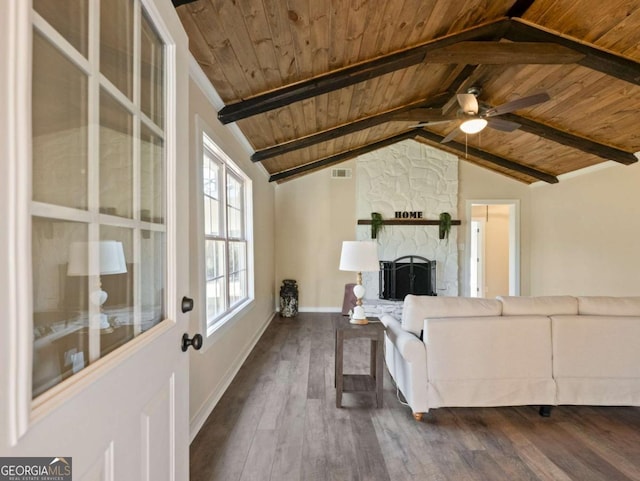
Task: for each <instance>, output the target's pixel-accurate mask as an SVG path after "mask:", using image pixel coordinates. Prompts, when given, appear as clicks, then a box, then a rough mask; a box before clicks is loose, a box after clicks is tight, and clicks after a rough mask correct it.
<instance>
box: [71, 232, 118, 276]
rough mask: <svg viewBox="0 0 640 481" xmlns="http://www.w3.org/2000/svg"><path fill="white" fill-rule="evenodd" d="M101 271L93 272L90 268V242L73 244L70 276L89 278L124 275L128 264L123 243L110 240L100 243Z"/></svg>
mask: <svg viewBox="0 0 640 481" xmlns="http://www.w3.org/2000/svg"><path fill="white" fill-rule="evenodd" d="M98 244H99V247H100V269H99V271H98V272H91V269H90V267H89V262H88V261H89V245H90V243H89V242H72V243H71V246H69V263H68V266H67V275H68V276H89V275H109V274H124V273H125V272H127V263H126V260H125V257H124V248H123V246H122V242H118V241H113V240H108V241H100V242H99V243H98Z"/></svg>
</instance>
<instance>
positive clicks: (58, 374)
mask: <svg viewBox="0 0 640 481" xmlns="http://www.w3.org/2000/svg"><path fill="white" fill-rule="evenodd" d="M33 8H34V10H33V15H32V18H33V26H34V28H33V69H32V71H33V74H32V105H33V108H32V109H33V110H32V151H33V165H32V192H33V197H32V202H31V212H32V223H31V224H32V228H31V235H32V246H31V251H32V266H33V276H32V277H33V323H34V326H33V327H34V349H33V376H32V394H33V397H36V396H38V395H40V394H42V393H44V392H45V391H47V390H48V389H50V388H51V387H53V386H55V385H56V384H58V383H60V382H61V381H63V380H64V379H66V378H68V377H70V376H72V375H73V374H75V373H77V372H78V371H80V370H82V369H84V368H85V367H87V366H88V365H90V364H92V363H93V362H95V361H97V360H98V359H100V358H102V357H104V356H106V355H107V354H109V353H110V352H111V351H113V350H115V349H117V348H118V347H120V346H122V345H123V344H125V343H127V342H128V341H130V340H131V339H133V338H134V337H136V336H138V335H139V334H141V333H143V332H145V331H147V330H149V329H151V328H152V327H153V326H155V325H157V324H158V323H160V322H161V321H162V320H163V319H164V317H165V294H164V292H165V287H166V237H167V228H166V225H167V223H166V210H167V209H166V193H167V191H166V166H165V141H166V140H165V139H166V137H167V135H166V130H165V129H166V125H165V106H166V105H165V94H166V89H165V71H166V65H167V63H166V59H165V53H166V49H165V42H164V41H163V39H162V38H161V36H160V35H159V33H158V32H157V31H156V29H155V28H154V26H153V23H152V21H151V19H150V17H149V16H148V15H147V12H146V11H145V9H144V8H143V6H142V4H141V2H140V1H139V0H117V1H116V0H109V1H107V0H103V1H95V2H50V1H45V0H34V2H33Z"/></svg>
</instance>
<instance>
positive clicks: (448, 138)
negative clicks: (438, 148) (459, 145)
mask: <svg viewBox="0 0 640 481" xmlns="http://www.w3.org/2000/svg"><path fill="white" fill-rule="evenodd" d="M459 133H460V129H459V128H458V127H456V128H455V129H453V130H452V131H451V132H449V133H448V134H447V136H446V137H445V138H444V139H442V140H441V141H440V143H441V144H446V143H447V142H451V141H452V140H453V139H454V138H455V137H456V135H458V134H459Z"/></svg>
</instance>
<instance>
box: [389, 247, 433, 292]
mask: <svg viewBox="0 0 640 481" xmlns="http://www.w3.org/2000/svg"><path fill="white" fill-rule="evenodd" d="M378 292H379V293H380V299H388V300H396V301H398V300H399V301H401V300H403V299H404V297H405V296H406V295H407V294H415V295H423V296H436V295H437V294H436V261H430V260H429V259H425V258H424V257H420V256H403V257H399V258H397V259H396V260H394V261H380V285H379V291H378Z"/></svg>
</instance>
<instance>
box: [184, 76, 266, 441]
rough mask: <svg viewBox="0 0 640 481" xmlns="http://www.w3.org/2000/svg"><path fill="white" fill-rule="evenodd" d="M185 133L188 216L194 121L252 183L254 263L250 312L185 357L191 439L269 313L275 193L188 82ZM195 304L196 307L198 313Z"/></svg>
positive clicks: (198, 318) (194, 282)
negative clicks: (200, 123)
mask: <svg viewBox="0 0 640 481" xmlns="http://www.w3.org/2000/svg"><path fill="white" fill-rule="evenodd" d="M189 105H190V107H189V109H190V111H189V115H190V120H189V131H190V139H191V142H193V144H192V145H190V157H191V159H190V162H187V160H186V159H185V165H184V168H187V167H189V168H190V171H191V176H190V178H191V202H192V204H191V212H192V214H193V213H194V212H195V208H194V205H195V204H194V203H195V202H197V201H198V200H199V198H198V192H199V187H198V185H197V182H198V180H197V169H199V168H200V166H199V163H198V159H196V158H195V157H196V155H195V152H196V149H195V142H196V141H197V138H196V137H197V135H196V132H197V129H196V125H195V122H196V116H199V117H200V119H201V120H202V121H203V122H204V123H205V124H206V125H207V126H208V127H209V129H210V133H211V134H212V135H213V138H212V140H214V142H216V144H217V145H218V146H219V147H220V148H221V149H222V150H223V151H224V152H225V153H226V154H227V155H228V156H229V157H231V159H232V160H233V161H234V162H235V163H236V164H237V165H238V166H239V167H240V168H241V169H242V170H243V171H244V172H245V173H246V174H247V175H248V176H249V177H250V178H251V179H252V182H253V217H254V225H253V231H254V262H255V302H254V303H253V305H252V307H251V308H250V309H249V310H247V311H246V312H243V313H242V315H240V316H238V317H237V318H236V319H235V320H233V321H232V324H231V325H230V327H229V328H228V329H224V328H223V329H222V330H221V331H223V332H221V333H216V334H215V336H216V341H215V344H214V345H212V346H211V347H210V348H208V349H206V346H205V348H203V349H202V350H201V351H193V350H190V351H189V353H190V354H189V355H190V382H189V395H190V400H189V415H190V423H191V436H192V437H193V436H194V435H195V434H196V432H197V430H198V429H199V428H200V426H201V425H202V423H203V422H204V421H205V420H206V417H207V416H208V415H209V413H210V412H211V410H212V409H213V407H214V406H215V404H216V403H217V401H218V399H219V398H220V397H221V396H222V394H223V393H224V391H225V389H226V388H227V386H228V384H229V383H230V382H231V381H232V379H233V377H234V376H235V374H236V372H237V370H238V369H239V368H240V366H241V365H242V363H243V361H244V359H245V358H246V356H247V355H248V354H249V352H250V351H251V349H252V347H253V345H254V343H255V342H256V341H257V340H258V338H259V336H260V335H261V333H262V332H263V330H264V329H265V328H266V326H267V325H268V323H269V321H270V320H271V318H272V316H273V313H274V304H275V301H274V292H275V286H274V278H275V251H274V236H275V232H274V226H275V188H274V186H273V185H272V184H269V182H268V177H267V175H266V173H265V172H264V170H263V169H262V167H261V166H259V165H258V164H254V163H253V162H251V160H250V159H249V155H248V153H247V151H246V150H245V149H244V148H243V146H242V145H241V144H240V143H239V142H238V140H237V139H236V138H235V137H234V136H233V135H232V134H231V131H230V129H229V127H225V126H222V125H221V124H220V123H219V122H218V120H217V112H216V110H215V109H214V107H213V106H212V105H211V103H210V101H209V99H208V97H207V96H205V95H204V93H203V92H202V90H201V89H200V88H199V86H198V84H196V83H195V82H194V81H193V80H191V82H190V88H189ZM197 222H198V219H197V218H195V216H194V215H192V217H191V234H190V239H191V248H192V251H191V252H190V253H186V254H185V259H187V258H188V259H189V260H190V265H191V286H192V288H191V292H192V293H193V295H194V296H195V295H196V293H197V289H198V288H197V286H198V282H199V279H198V278H197V273H198V262H202V259H203V257H202V255H201V254H199V253H198V250H197V245H196V238H197V236H196V230H195V226H196V223H197ZM198 301H201V300H199V299H196V306H198V307H199V304H198ZM201 311H202V309H198V308H197V309H194V311H193V313H192V316H191V324H192V325H191V331H192V332H193V333H195V332H202V328H201V322H202V315H203V314H202V312H201Z"/></svg>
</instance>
